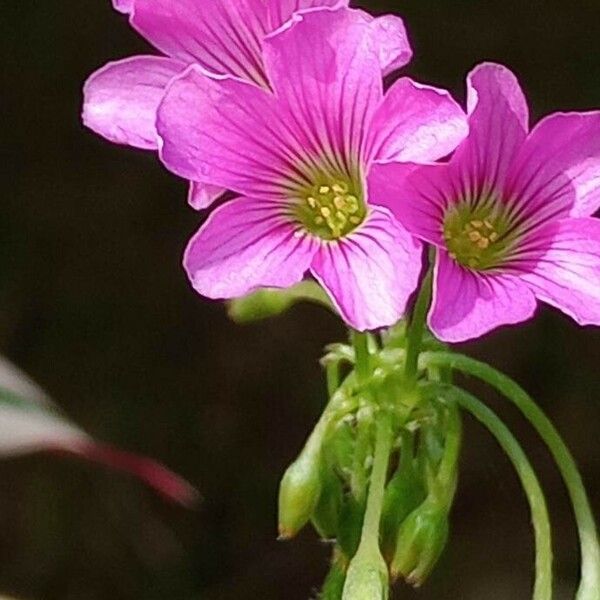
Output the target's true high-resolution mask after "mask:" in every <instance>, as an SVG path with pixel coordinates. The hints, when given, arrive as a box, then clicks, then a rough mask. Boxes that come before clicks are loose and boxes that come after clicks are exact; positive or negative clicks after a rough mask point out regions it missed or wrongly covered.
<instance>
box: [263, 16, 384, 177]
mask: <svg viewBox="0 0 600 600" xmlns="http://www.w3.org/2000/svg"><path fill="white" fill-rule="evenodd" d="M371 25H372V19H371V17H370V16H368V15H366V13H363V12H362V11H355V10H350V9H346V8H339V9H337V10H319V11H312V12H308V13H302V14H295V15H294V16H293V17H292V19H290V21H288V23H287V24H286V26H284V27H282V28H280V29H279V30H278V31H277V32H276V33H275V34H273V35H271V36H269V37H268V38H267V39H266V40H265V51H264V61H265V66H266V70H267V74H268V76H269V80H270V81H271V84H272V86H273V88H274V90H275V93H276V95H277V97H278V98H280V99H281V100H282V104H283V105H285V107H286V110H287V113H286V114H285V117H284V118H285V119H286V121H287V124H288V127H289V128H290V130H291V131H293V133H294V135H295V136H297V137H298V139H299V140H300V141H301V143H302V146H303V147H305V148H307V149H308V150H309V152H310V153H311V154H313V155H315V156H317V157H318V156H323V155H326V156H327V157H328V160H329V161H330V163H331V167H332V168H333V169H335V168H338V169H340V170H342V171H345V170H347V166H346V165H345V163H347V161H348V160H349V158H350V157H352V158H354V160H357V161H358V160H359V158H360V154H361V150H362V146H363V138H364V132H365V131H366V130H367V128H368V126H369V123H370V121H371V117H372V115H373V113H374V111H375V109H376V108H377V106H378V104H379V100H380V98H381V97H382V94H383V91H382V79H381V70H380V67H379V55H378V49H377V44H376V42H375V40H374V36H373V35H372V32H371Z"/></svg>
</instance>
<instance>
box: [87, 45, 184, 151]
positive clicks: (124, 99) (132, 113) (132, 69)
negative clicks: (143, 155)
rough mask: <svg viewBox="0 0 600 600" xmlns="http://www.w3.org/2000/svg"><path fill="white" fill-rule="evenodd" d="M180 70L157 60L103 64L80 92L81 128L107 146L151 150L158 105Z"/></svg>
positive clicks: (142, 58)
mask: <svg viewBox="0 0 600 600" xmlns="http://www.w3.org/2000/svg"><path fill="white" fill-rule="evenodd" d="M184 68H185V66H184V65H183V64H182V63H180V62H178V61H176V60H172V59H170V58H164V57H160V56H134V57H132V58H127V59H125V60H120V61H117V62H112V63H109V64H107V65H106V66H104V67H103V68H102V69H100V70H99V71H96V72H95V73H94V74H93V75H91V76H90V78H89V79H88V80H87V82H86V83H85V86H84V88H83V96H84V100H83V122H84V124H85V125H87V127H89V128H90V129H92V130H93V131H95V132H96V133H98V134H100V135H101V136H103V137H105V138H106V139H108V140H110V141H111V142H116V143H118V144H127V145H129V146H135V147H136V148H144V149H148V150H155V149H156V148H157V147H158V136H157V133H156V126H155V122H156V111H157V109H158V105H159V103H160V101H161V99H162V97H163V94H164V92H165V88H166V87H167V84H168V83H169V81H170V80H171V79H173V77H175V76H176V75H178V74H179V73H181V71H182V70H183V69H184Z"/></svg>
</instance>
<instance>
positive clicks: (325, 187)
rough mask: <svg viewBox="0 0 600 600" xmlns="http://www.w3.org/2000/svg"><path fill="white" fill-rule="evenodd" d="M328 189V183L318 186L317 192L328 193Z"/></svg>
mask: <svg viewBox="0 0 600 600" xmlns="http://www.w3.org/2000/svg"><path fill="white" fill-rule="evenodd" d="M329 191H330V187H329V186H328V185H322V186H321V187H320V188H319V194H328V193H329Z"/></svg>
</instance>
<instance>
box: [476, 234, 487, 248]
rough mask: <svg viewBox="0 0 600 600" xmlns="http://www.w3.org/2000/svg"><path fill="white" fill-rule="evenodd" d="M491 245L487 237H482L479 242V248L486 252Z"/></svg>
mask: <svg viewBox="0 0 600 600" xmlns="http://www.w3.org/2000/svg"><path fill="white" fill-rule="evenodd" d="M489 245H490V240H488V239H487V238H485V237H482V238H481V239H480V240H479V241H478V242H477V247H478V248H481V249H482V250H485V249H486V248H487V247H488V246H489Z"/></svg>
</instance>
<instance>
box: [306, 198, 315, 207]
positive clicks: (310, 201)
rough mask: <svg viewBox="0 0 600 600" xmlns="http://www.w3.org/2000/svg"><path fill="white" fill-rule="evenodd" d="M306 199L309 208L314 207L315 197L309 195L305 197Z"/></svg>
mask: <svg viewBox="0 0 600 600" xmlns="http://www.w3.org/2000/svg"><path fill="white" fill-rule="evenodd" d="M306 201H307V202H308V205H309V206H310V207H311V208H315V207H316V206H317V200H316V198H313V197H312V196H309V197H308V198H307V199H306Z"/></svg>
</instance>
